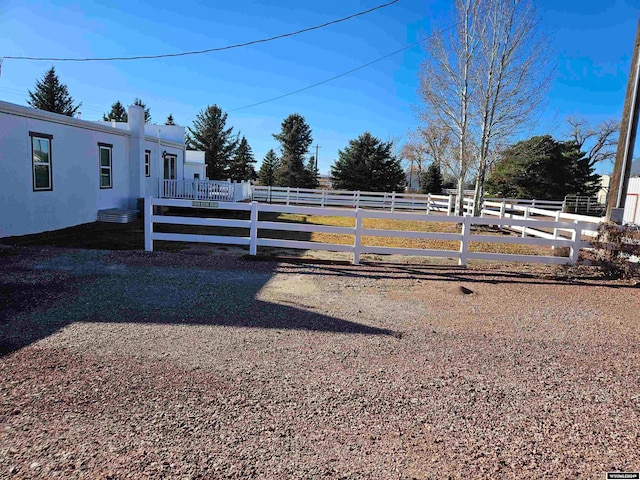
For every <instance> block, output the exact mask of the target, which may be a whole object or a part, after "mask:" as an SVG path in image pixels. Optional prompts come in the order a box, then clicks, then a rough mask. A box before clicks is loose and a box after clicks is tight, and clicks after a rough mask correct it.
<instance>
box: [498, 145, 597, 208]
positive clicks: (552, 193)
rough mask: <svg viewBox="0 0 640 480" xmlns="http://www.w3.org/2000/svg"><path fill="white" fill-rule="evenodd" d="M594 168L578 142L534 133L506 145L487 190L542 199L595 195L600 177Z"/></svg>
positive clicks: (515, 196) (518, 196)
mask: <svg viewBox="0 0 640 480" xmlns="http://www.w3.org/2000/svg"><path fill="white" fill-rule="evenodd" d="M594 172H595V167H594V166H593V165H592V164H591V162H590V159H589V157H588V156H586V155H585V153H584V152H582V151H581V150H580V148H579V147H578V145H577V144H576V143H575V142H573V141H569V142H559V141H557V140H555V139H554V138H553V137H552V136H551V135H542V136H537V137H531V138H530V139H528V140H523V141H521V142H518V143H516V144H514V145H511V146H510V147H508V148H507V149H505V151H504V152H503V153H502V155H501V158H500V159H499V160H498V162H497V163H496V165H495V167H494V170H493V172H492V173H491V175H490V177H489V179H488V180H487V193H489V194H490V195H500V196H504V197H514V198H535V199H540V200H562V199H563V198H564V197H565V196H566V195H594V194H595V193H596V192H597V191H598V190H599V181H600V176H599V175H597V174H596V173H594Z"/></svg>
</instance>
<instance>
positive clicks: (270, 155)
mask: <svg viewBox="0 0 640 480" xmlns="http://www.w3.org/2000/svg"><path fill="white" fill-rule="evenodd" d="M279 169H280V160H279V159H278V157H277V156H276V152H274V151H273V149H271V150H269V151H268V152H267V154H266V155H265V156H264V159H263V160H262V165H260V171H259V172H258V182H260V185H265V186H268V187H272V186H274V185H275V184H276V174H277V172H278V170H279Z"/></svg>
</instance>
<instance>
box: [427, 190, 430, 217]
mask: <svg viewBox="0 0 640 480" xmlns="http://www.w3.org/2000/svg"><path fill="white" fill-rule="evenodd" d="M430 212H431V194H430V193H429V194H428V195H427V215H429V213H430Z"/></svg>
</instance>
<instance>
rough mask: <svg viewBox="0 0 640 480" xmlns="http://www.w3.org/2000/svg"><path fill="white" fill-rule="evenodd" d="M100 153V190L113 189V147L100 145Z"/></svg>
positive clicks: (106, 144)
mask: <svg viewBox="0 0 640 480" xmlns="http://www.w3.org/2000/svg"><path fill="white" fill-rule="evenodd" d="M98 148H99V151H100V188H113V182H112V179H113V175H112V173H111V151H112V150H113V145H109V144H108V143H99V144H98Z"/></svg>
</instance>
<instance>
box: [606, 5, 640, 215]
mask: <svg viewBox="0 0 640 480" xmlns="http://www.w3.org/2000/svg"><path fill="white" fill-rule="evenodd" d="M639 57H640V17H639V18H638V26H637V27H636V40H635V43H634V46H633V56H632V57H631V71H630V72H629V81H628V83H627V94H626V97H625V100H624V110H623V111H622V122H621V123H620V138H619V139H618V147H617V149H616V163H615V165H614V167H613V174H612V175H611V185H610V187H609V201H608V203H607V217H606V218H607V220H608V221H611V222H615V223H618V224H620V223H622V219H623V217H624V204H625V200H626V197H627V186H628V184H629V175H630V174H631V162H632V159H633V149H634V146H635V142H636V132H637V130H638V102H639V100H640V98H639V93H640V92H639V91H638V87H639V82H640V58H639Z"/></svg>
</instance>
